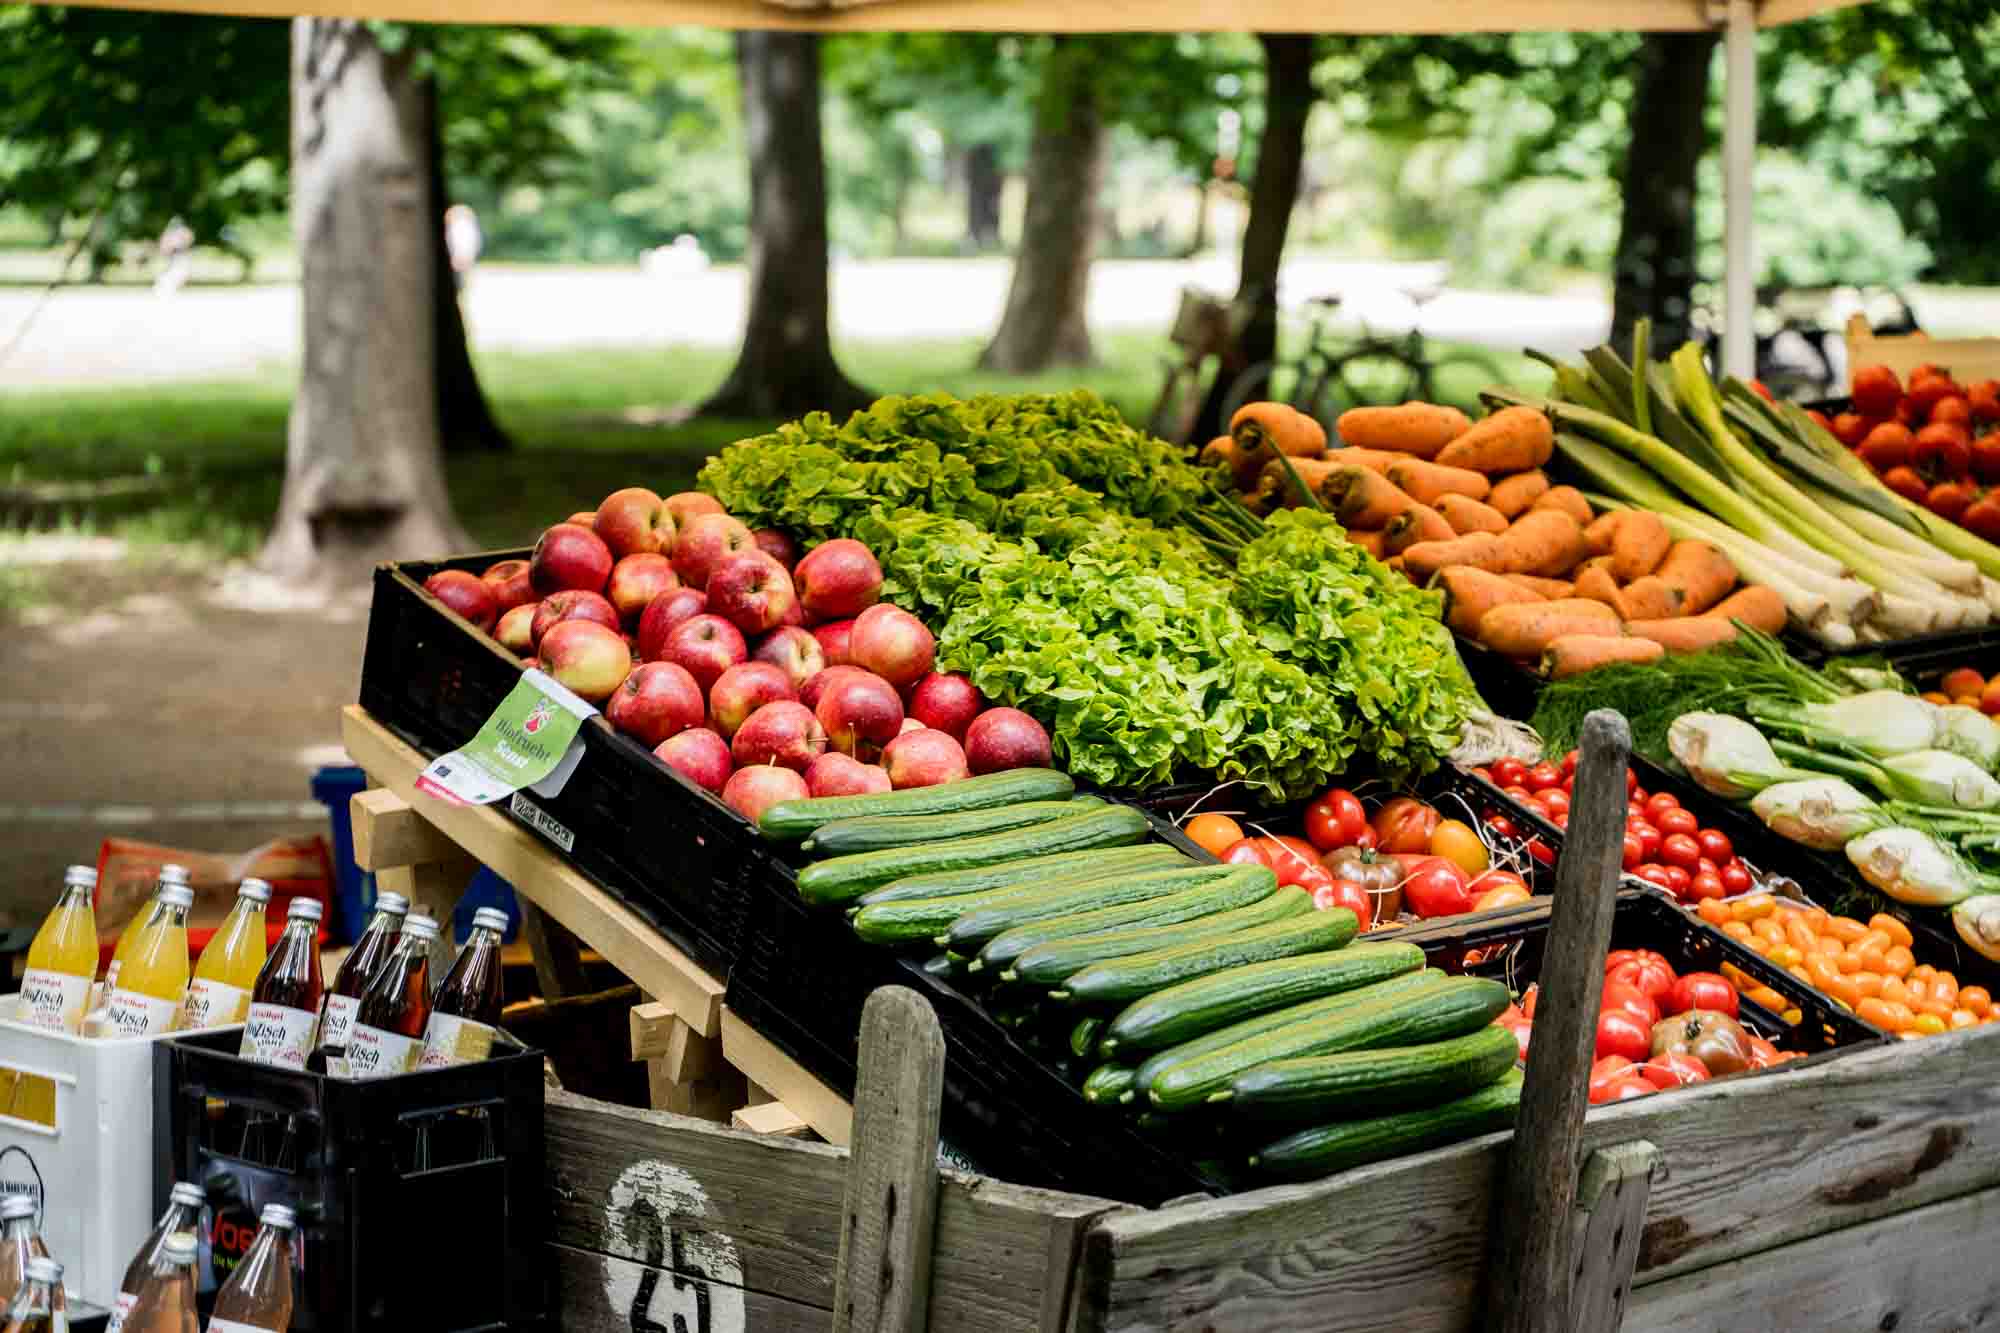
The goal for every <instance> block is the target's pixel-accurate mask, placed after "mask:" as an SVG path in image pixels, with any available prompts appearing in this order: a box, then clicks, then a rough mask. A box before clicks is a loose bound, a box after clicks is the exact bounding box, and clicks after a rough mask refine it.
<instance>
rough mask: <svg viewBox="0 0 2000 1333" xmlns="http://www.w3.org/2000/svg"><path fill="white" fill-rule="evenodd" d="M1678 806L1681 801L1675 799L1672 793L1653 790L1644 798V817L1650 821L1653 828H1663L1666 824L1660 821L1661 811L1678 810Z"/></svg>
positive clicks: (1679, 806)
mask: <svg viewBox="0 0 2000 1333" xmlns="http://www.w3.org/2000/svg"><path fill="white" fill-rule="evenodd" d="M1680 808H1681V803H1680V802H1679V801H1678V800H1677V799H1675V797H1674V794H1673V793H1672V792H1670V791H1659V792H1654V793H1653V794H1652V795H1651V796H1648V797H1647V798H1646V818H1647V819H1648V820H1650V821H1651V822H1652V824H1653V827H1655V828H1659V829H1664V828H1665V827H1666V825H1664V824H1662V823H1660V813H1661V811H1664V810H1678V809H1680Z"/></svg>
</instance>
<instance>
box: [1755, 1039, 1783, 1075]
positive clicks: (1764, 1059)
mask: <svg viewBox="0 0 2000 1333" xmlns="http://www.w3.org/2000/svg"><path fill="white" fill-rule="evenodd" d="M1778 1063H1780V1056H1779V1055H1778V1048H1777V1047H1775V1046H1773V1045H1772V1044H1771V1043H1770V1042H1768V1041H1766V1040H1764V1039H1763V1038H1762V1037H1760V1036H1758V1035H1756V1034H1755V1033H1752V1034H1751V1035H1750V1067H1751V1068H1752V1069H1769V1068H1770V1067H1771V1066H1772V1065H1775V1064H1778Z"/></svg>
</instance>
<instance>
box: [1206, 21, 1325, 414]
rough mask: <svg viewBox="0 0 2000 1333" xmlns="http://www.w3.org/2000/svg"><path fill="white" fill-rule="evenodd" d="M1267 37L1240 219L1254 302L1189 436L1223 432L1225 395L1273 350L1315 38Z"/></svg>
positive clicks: (1241, 280)
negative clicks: (1253, 161) (1246, 208)
mask: <svg viewBox="0 0 2000 1333" xmlns="http://www.w3.org/2000/svg"><path fill="white" fill-rule="evenodd" d="M1257 40H1258V41H1260V42H1262V43H1263V44H1264V132H1263V135H1262V136H1261V137H1260V138H1259V139H1258V140H1257V167H1256V170H1257V174H1256V176H1255V177H1253V178H1252V180H1251V182H1250V217H1249V219H1248V220H1247V221H1246V222H1245V223H1244V226H1243V257H1242V262H1241V264H1240V265H1239V266H1238V270H1237V278H1236V299H1237V300H1238V301H1243V302H1248V303H1250V305H1251V312H1250V320H1249V323H1248V324H1247V325H1245V326H1244V329H1243V333H1242V335H1241V336H1240V337H1239V338H1238V339H1237V340H1236V342H1235V344H1234V345H1233V346H1231V347H1229V348H1226V349H1225V350H1224V351H1223V354H1222V357H1221V359H1220V365H1219V366H1218V367H1217V369H1216V373H1215V381H1214V383H1212V384H1211V385H1210V386H1209V390H1208V397H1207V398H1206V399H1204V400H1203V402H1202V405H1201V415H1200V416H1199V417H1197V418H1196V420H1195V428H1194V438H1195V439H1196V440H1206V439H1209V438H1211V437H1212V436H1215V435H1219V434H1221V433H1222V429H1223V425H1224V423H1223V421H1222V407H1223V402H1222V400H1223V398H1224V396H1225V395H1226V394H1227V393H1228V391H1229V386H1230V384H1231V382H1232V381H1234V380H1235V379H1236V377H1237V376H1238V375H1240V374H1241V373H1242V372H1243V371H1244V370H1245V369H1247V368H1248V367H1250V366H1253V365H1255V364H1256V363H1257V362H1259V361H1268V360H1270V359H1271V357H1272V356H1274V355H1276V353H1277V350H1278V266H1279V264H1280V263H1281V262H1283V260H1284V257H1285V233H1286V232H1287V231H1289V230H1290V229H1291V225H1292V208H1293V205H1295V204H1296V203H1297V202H1298V198H1299V177H1300V173H1301V170H1302V168H1303V166H1304V163H1305V152H1306V121H1307V120H1308V119H1309V118H1310V117H1311V116H1312V109H1313V100H1314V98H1315V96H1316V94H1315V93H1314V92H1313V82H1312V67H1313V39H1312V38H1311V37H1310V36H1306V35H1303V34H1297V33H1292V34H1278V33H1262V34H1259V36H1258V38H1257Z"/></svg>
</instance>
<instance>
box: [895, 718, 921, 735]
mask: <svg viewBox="0 0 2000 1333" xmlns="http://www.w3.org/2000/svg"><path fill="white" fill-rule="evenodd" d="M924 730H926V728H925V726H924V724H923V723H921V722H919V721H917V720H916V719H915V718H913V717H908V716H905V717H904V718H903V730H902V731H899V732H897V733H896V734H897V735H898V736H901V735H902V734H904V732H910V731H924Z"/></svg>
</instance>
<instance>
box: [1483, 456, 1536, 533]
mask: <svg viewBox="0 0 2000 1333" xmlns="http://www.w3.org/2000/svg"><path fill="white" fill-rule="evenodd" d="M1548 490H1549V479H1548V477H1547V476H1545V475H1544V474H1543V473H1542V471H1541V469H1539V468H1537V469H1535V470H1534V471H1532V472H1516V473H1515V474H1514V475H1513V476H1511V477H1502V478H1501V479H1500V480H1498V481H1496V482H1494V483H1493V493H1492V494H1491V495H1489V496H1487V497H1486V503H1487V504H1490V505H1492V506H1493V507H1494V508H1495V509H1497V510H1499V511H1500V516H1501V517H1502V518H1504V519H1507V520H1508V521H1509V522H1511V521H1513V520H1514V519H1517V518H1519V517H1520V516H1521V515H1523V514H1525V513H1527V512H1528V506H1529V505H1531V504H1533V503H1534V502H1535V501H1537V500H1539V499H1541V498H1542V497H1543V496H1544V495H1546V494H1548Z"/></svg>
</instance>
